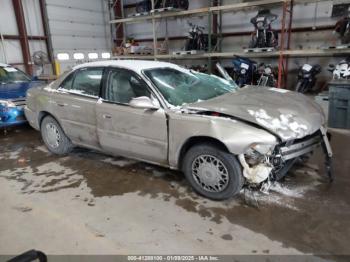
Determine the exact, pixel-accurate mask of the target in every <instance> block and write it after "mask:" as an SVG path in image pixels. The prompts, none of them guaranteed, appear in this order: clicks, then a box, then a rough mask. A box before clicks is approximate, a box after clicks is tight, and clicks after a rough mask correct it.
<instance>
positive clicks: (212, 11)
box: [110, 0, 350, 88]
mask: <svg viewBox="0 0 350 262" xmlns="http://www.w3.org/2000/svg"><path fill="white" fill-rule="evenodd" d="M116 1H120V7H121V9H122V10H123V9H124V7H123V3H122V0H116ZM151 1H152V7H154V0H151ZM322 1H327V0H260V1H251V2H244V3H236V4H229V5H220V1H219V0H216V4H217V5H215V6H212V5H211V3H212V2H213V1H212V0H208V7H204V8H199V9H193V10H184V11H177V12H164V13H152V14H150V15H146V16H139V17H127V18H125V17H122V18H118V19H112V20H111V21H110V23H111V24H116V25H117V27H119V26H121V25H123V26H124V32H125V24H128V23H142V22H144V21H152V26H153V31H152V32H153V47H154V54H153V55H121V56H115V57H113V58H115V59H148V60H180V59H181V60H192V59H208V71H209V72H210V73H211V70H212V59H220V58H221V59H224V58H233V57H234V56H236V55H237V56H243V57H247V58H278V65H279V66H278V87H280V88H282V87H285V85H286V82H287V74H284V72H287V71H288V58H290V57H306V56H307V57H323V56H340V55H344V54H350V48H346V49H300V50H291V49H290V41H291V35H292V33H291V32H292V22H293V6H294V5H295V4H296V3H298V4H300V3H316V2H322ZM271 5H274V6H276V5H280V6H281V8H282V10H283V15H282V22H281V30H280V39H281V40H280V47H279V50H276V51H272V52H251V53H249V52H248V53H247V52H244V51H243V50H242V51H241V52H237V51H232V52H219V51H215V50H213V47H212V45H211V44H212V43H211V36H212V34H213V26H212V22H213V16H215V15H216V16H218V17H219V19H220V23H218V31H219V32H217V33H216V36H217V38H218V42H219V43H221V40H222V37H223V36H222V30H221V23H222V13H224V12H229V11H238V10H242V9H246V8H254V7H259V6H271ZM122 13H124V12H123V11H122ZM204 15H207V16H208V42H209V44H208V49H209V51H208V52H206V53H201V54H196V55H172V54H158V53H157V48H156V47H157V36H156V21H157V20H160V19H165V20H167V19H171V18H179V17H189V16H204ZM123 16H124V15H123ZM165 38H166V39H167V38H168V36H166V37H165ZM124 40H125V36H124ZM218 49H219V50H221V46H219V48H218Z"/></svg>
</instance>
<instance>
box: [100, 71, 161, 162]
mask: <svg viewBox="0 0 350 262" xmlns="http://www.w3.org/2000/svg"><path fill="white" fill-rule="evenodd" d="M141 96H147V97H149V98H151V99H153V101H155V102H156V103H158V101H157V100H156V98H155V96H154V95H153V94H152V91H151V90H150V88H149V87H148V85H147V84H146V82H145V81H143V79H142V78H141V77H140V76H139V75H138V74H136V73H135V72H133V71H130V70H126V69H120V68H110V69H108V71H107V77H106V80H105V83H104V87H103V94H102V97H103V99H102V101H100V102H98V103H97V104H96V115H97V132H98V137H99V142H100V145H101V147H102V148H103V149H104V150H106V151H108V152H110V153H112V154H115V155H123V156H127V157H132V158H137V159H142V160H145V161H149V162H156V163H161V164H164V165H166V164H167V158H168V154H167V151H168V143H167V137H168V136H167V120H166V115H165V112H164V110H163V109H162V108H159V109H157V110H152V109H142V108H134V107H131V106H130V104H129V103H130V101H131V100H132V99H133V98H136V97H141Z"/></svg>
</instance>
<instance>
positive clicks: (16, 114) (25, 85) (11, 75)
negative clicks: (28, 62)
mask: <svg viewBox="0 0 350 262" xmlns="http://www.w3.org/2000/svg"><path fill="white" fill-rule="evenodd" d="M42 84H43V82H41V81H33V80H32V78H31V77H30V76H28V75H27V74H25V73H24V72H22V71H20V70H18V69H17V68H14V67H13V66H10V65H7V64H1V63H0V128H2V127H8V126H12V125H19V124H23V123H25V122H26V118H25V116H24V111H23V109H24V106H25V102H26V93H27V90H28V89H29V88H32V87H34V86H38V85H42Z"/></svg>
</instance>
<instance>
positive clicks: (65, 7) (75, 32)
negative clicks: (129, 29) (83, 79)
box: [0, 0, 111, 73]
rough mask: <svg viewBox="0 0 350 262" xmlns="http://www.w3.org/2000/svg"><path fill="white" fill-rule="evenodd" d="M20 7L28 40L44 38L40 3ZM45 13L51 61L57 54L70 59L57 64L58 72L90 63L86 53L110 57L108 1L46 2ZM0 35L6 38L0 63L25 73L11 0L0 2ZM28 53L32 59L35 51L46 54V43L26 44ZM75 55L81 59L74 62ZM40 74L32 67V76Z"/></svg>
mask: <svg viewBox="0 0 350 262" xmlns="http://www.w3.org/2000/svg"><path fill="white" fill-rule="evenodd" d="M22 5H23V11H24V15H25V22H26V29H27V34H28V36H40V37H43V36H44V35H45V34H44V28H43V21H42V17H41V12H40V3H39V0H25V1H22ZM46 11H47V16H48V24H49V29H50V32H49V33H50V38H51V41H52V49H53V50H52V51H53V55H54V58H57V54H59V53H67V54H68V55H69V59H68V60H62V61H60V64H61V71H65V70H67V69H68V68H70V67H71V66H73V65H75V64H77V63H81V62H86V61H90V60H91V59H89V58H88V54H89V53H97V55H98V58H101V54H102V53H110V50H111V40H110V39H111V38H110V33H109V32H110V29H109V24H108V20H109V19H108V9H107V0H60V1H58V0H46ZM0 33H1V34H3V35H4V37H5V39H4V41H3V45H2V43H1V41H0V62H7V63H10V64H15V65H16V66H17V67H19V68H21V69H23V70H24V66H23V56H22V51H21V45H20V42H19V39H18V38H17V39H13V38H15V36H18V34H19V33H18V28H17V23H16V18H15V12H14V8H13V4H12V0H0ZM2 46H4V48H3V47H2ZM29 49H30V54H31V56H32V55H33V53H34V52H35V51H43V52H45V53H47V47H46V42H45V40H29ZM4 52H5V53H6V57H5V55H4ZM74 53H83V54H84V59H79V60H76V59H74V58H73V55H74ZM5 58H6V59H5ZM6 60H7V61H6ZM39 70H40V68H38V67H37V68H36V67H34V73H35V72H36V71H37V72H39Z"/></svg>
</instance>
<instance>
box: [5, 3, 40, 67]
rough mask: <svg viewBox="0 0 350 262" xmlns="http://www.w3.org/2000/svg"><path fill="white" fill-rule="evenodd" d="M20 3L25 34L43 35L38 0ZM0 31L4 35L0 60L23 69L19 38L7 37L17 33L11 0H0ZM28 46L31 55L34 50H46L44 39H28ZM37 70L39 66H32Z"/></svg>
mask: <svg viewBox="0 0 350 262" xmlns="http://www.w3.org/2000/svg"><path fill="white" fill-rule="evenodd" d="M22 4H23V12H24V16H25V17H24V18H25V21H26V29H27V34H28V35H30V36H44V29H43V23H42V20H41V15H40V5H39V0H26V1H22ZM0 33H1V34H3V35H4V37H5V39H4V41H3V43H1V42H0V62H3V63H6V62H7V63H9V64H15V65H16V66H17V67H18V68H20V69H22V70H24V65H23V56H22V50H21V45H20V42H19V40H18V39H15V40H14V39H7V38H8V37H11V36H17V35H18V28H17V23H16V17H15V12H14V9H13V5H12V0H1V4H0ZM6 36H8V37H6ZM29 48H30V53H31V55H32V54H33V53H34V52H36V51H43V52H45V53H46V52H47V49H46V43H45V41H44V40H29ZM4 52H5V53H6V55H5V54H4ZM6 58H7V61H6ZM37 70H39V68H37V67H34V71H37Z"/></svg>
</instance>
